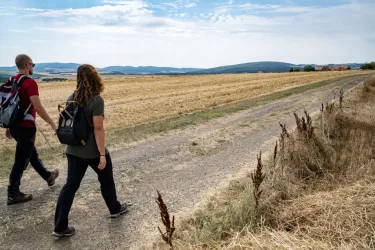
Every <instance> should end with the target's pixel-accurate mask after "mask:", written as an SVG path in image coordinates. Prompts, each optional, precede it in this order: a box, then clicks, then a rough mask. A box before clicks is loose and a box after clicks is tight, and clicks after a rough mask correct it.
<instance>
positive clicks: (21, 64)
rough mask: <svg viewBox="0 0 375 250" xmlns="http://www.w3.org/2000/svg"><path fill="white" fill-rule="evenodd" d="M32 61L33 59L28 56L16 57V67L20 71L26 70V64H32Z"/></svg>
mask: <svg viewBox="0 0 375 250" xmlns="http://www.w3.org/2000/svg"><path fill="white" fill-rule="evenodd" d="M31 61H32V60H31V57H29V56H28V55H25V54H20V55H18V56H16V66H17V68H18V69H25V68H26V64H28V63H30V62H31Z"/></svg>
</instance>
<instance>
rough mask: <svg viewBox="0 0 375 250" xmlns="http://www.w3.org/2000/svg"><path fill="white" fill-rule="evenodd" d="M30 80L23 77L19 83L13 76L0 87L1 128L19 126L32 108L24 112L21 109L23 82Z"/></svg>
mask: <svg viewBox="0 0 375 250" xmlns="http://www.w3.org/2000/svg"><path fill="white" fill-rule="evenodd" d="M26 79H28V77H27V76H21V77H20V78H19V79H18V81H16V80H15V79H14V77H13V76H12V77H11V78H9V80H8V81H6V82H5V83H4V84H3V85H1V86H0V127H1V128H11V127H15V126H17V125H19V123H20V122H21V121H22V120H23V118H24V117H25V115H26V114H27V112H28V111H29V109H30V107H31V103H30V105H29V107H28V108H27V109H26V110H24V109H22V107H21V103H20V96H19V90H20V88H21V85H22V82H23V81H24V80H26Z"/></svg>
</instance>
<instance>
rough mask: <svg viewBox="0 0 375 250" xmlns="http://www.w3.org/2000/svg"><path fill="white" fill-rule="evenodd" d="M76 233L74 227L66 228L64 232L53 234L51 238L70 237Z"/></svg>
mask: <svg viewBox="0 0 375 250" xmlns="http://www.w3.org/2000/svg"><path fill="white" fill-rule="evenodd" d="M75 232H76V229H75V228H74V227H68V228H67V229H66V230H65V231H64V232H55V231H54V232H53V233H52V236H55V237H58V238H62V237H69V236H72V235H73V234H74V233H75Z"/></svg>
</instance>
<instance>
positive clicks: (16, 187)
mask: <svg viewBox="0 0 375 250" xmlns="http://www.w3.org/2000/svg"><path fill="white" fill-rule="evenodd" d="M11 134H12V136H13V137H14V138H15V140H16V141H17V145H16V153H15V160H14V164H13V168H12V170H11V173H10V176H9V186H8V205H11V204H15V203H19V202H24V201H28V200H31V199H32V196H28V197H27V198H26V199H23V198H22V197H21V196H23V194H22V193H21V192H20V185H21V178H22V175H23V171H24V170H25V169H26V167H27V166H28V165H29V162H30V155H31V152H32V149H33V147H34V141H35V130H33V128H18V129H15V130H13V131H12V130H11ZM24 198H25V197H24Z"/></svg>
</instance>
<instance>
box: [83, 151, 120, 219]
mask: <svg viewBox="0 0 375 250" xmlns="http://www.w3.org/2000/svg"><path fill="white" fill-rule="evenodd" d="M106 159H107V165H106V167H105V168H104V169H103V170H99V169H98V165H99V161H100V159H99V158H96V159H90V160H87V161H88V163H89V165H90V167H91V168H92V169H93V170H94V171H95V172H96V173H97V174H98V179H99V182H100V190H101V192H102V196H103V198H104V201H105V203H106V204H107V207H108V209H109V212H110V213H111V214H117V213H119V212H120V210H121V204H120V202H119V201H118V200H117V195H116V187H115V182H114V180H113V169H112V161H111V157H110V155H109V154H107V156H106Z"/></svg>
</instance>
